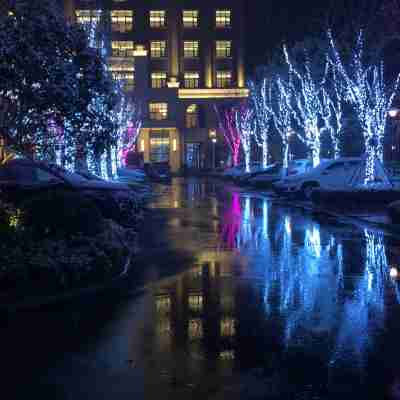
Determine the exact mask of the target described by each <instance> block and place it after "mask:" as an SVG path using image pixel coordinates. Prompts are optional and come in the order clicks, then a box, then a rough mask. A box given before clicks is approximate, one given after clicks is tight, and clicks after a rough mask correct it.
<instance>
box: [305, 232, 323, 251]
mask: <svg viewBox="0 0 400 400" xmlns="http://www.w3.org/2000/svg"><path fill="white" fill-rule="evenodd" d="M305 242H306V246H307V248H308V249H309V251H310V253H311V254H312V255H314V256H315V257H318V258H320V257H321V233H320V230H319V226H316V225H314V226H313V227H312V229H309V228H307V229H306V240H305Z"/></svg>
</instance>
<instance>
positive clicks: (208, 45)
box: [200, 7, 214, 88]
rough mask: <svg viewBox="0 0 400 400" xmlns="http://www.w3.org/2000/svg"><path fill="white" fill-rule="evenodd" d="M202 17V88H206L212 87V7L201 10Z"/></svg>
mask: <svg viewBox="0 0 400 400" xmlns="http://www.w3.org/2000/svg"><path fill="white" fill-rule="evenodd" d="M202 16H203V17H204V24H203V26H204V28H203V29H204V31H203V32H204V33H203V35H202V38H203V40H202V46H203V51H204V58H203V59H204V64H203V66H204V86H205V87H206V88H212V87H213V42H214V41H213V34H212V32H213V11H212V7H207V8H204V9H203V14H202V15H201V16H200V18H201V17H202Z"/></svg>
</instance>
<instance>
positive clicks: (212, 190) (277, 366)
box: [0, 179, 400, 400]
mask: <svg viewBox="0 0 400 400" xmlns="http://www.w3.org/2000/svg"><path fill="white" fill-rule="evenodd" d="M157 191H158V193H159V196H157V197H156V198H155V199H154V200H153V201H152V204H151V212H150V213H149V216H148V218H147V219H146V225H145V227H144V232H143V234H142V246H143V252H142V254H141V255H140V256H139V257H138V259H137V263H136V267H135V268H136V269H135V273H134V274H133V275H134V276H133V277H132V278H130V279H129V281H128V282H126V284H125V287H122V288H121V289H120V291H117V292H113V293H109V294H107V295H103V296H102V297H101V298H97V299H95V300H94V299H92V300H88V299H86V300H85V301H84V302H79V303H77V304H68V305H62V306H61V305H58V306H53V307H50V308H47V309H44V310H40V311H31V312H24V313H19V314H18V315H14V316H7V317H4V318H2V320H1V325H0V329H1V330H0V332H1V336H2V340H1V353H0V354H2V360H3V366H4V367H5V370H6V373H3V376H2V378H3V380H4V384H3V393H5V395H4V398H5V399H7V400H8V399H14V398H15V399H26V398H27V396H29V397H35V398H40V399H47V398H49V399H73V400H80V399H135V400H136V399H156V398H160V399H177V400H180V399H187V398H192V399H223V398H230V399H232V400H233V399H339V398H344V396H348V397H350V396H351V397H353V398H364V399H386V398H387V399H400V363H399V360H400V357H399V356H400V345H399V343H400V323H399V322H400V307H399V301H400V292H399V286H398V282H397V279H396V277H395V275H396V273H397V267H399V268H400V247H399V243H400V242H399V239H398V238H396V237H393V236H387V235H385V234H384V233H382V232H381V231H378V230H369V229H360V228H357V227H354V226H349V225H346V224H344V223H341V222H339V221H337V220H334V219H329V218H328V217H326V216H312V215H311V214H310V213H306V212H302V211H301V210H300V209H295V208H291V207H283V206H282V205H279V204H278V203H277V202H275V201H274V200H273V199H267V198H265V199H263V198H260V197H259V196H254V195H252V194H251V193H243V192H240V191H239V190H238V189H236V188H234V187H230V186H229V185H225V184H223V183H218V182H213V181H206V180H198V179H186V180H181V179H176V180H174V182H173V184H172V186H159V187H158V188H157ZM399 276H400V269H399Z"/></svg>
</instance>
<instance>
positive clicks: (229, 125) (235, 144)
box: [214, 105, 241, 166]
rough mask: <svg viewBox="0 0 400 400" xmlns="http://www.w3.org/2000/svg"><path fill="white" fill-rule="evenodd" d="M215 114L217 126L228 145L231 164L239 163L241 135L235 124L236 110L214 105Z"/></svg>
mask: <svg viewBox="0 0 400 400" xmlns="http://www.w3.org/2000/svg"><path fill="white" fill-rule="evenodd" d="M214 110H215V114H216V115H217V120H218V127H219V129H220V131H221V132H222V133H223V135H224V139H225V142H226V143H227V144H228V146H229V150H230V152H231V156H232V164H233V166H237V165H238V164H239V156H240V142H241V136H240V132H239V129H238V128H237V125H236V110H235V108H234V107H225V108H220V109H218V107H217V106H216V105H214Z"/></svg>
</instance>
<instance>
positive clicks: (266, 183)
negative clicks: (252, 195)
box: [246, 160, 312, 189]
mask: <svg viewBox="0 0 400 400" xmlns="http://www.w3.org/2000/svg"><path fill="white" fill-rule="evenodd" d="M311 168H312V165H311V161H309V160H293V161H290V162H289V166H288V169H287V171H285V169H284V168H283V165H282V164H281V163H277V164H274V165H273V166H272V167H271V168H270V169H269V170H268V171H260V172H256V173H254V174H252V175H251V176H250V177H249V178H248V179H247V181H246V184H248V185H250V186H252V187H255V188H258V189H270V188H272V185H273V184H274V183H275V182H278V181H280V180H281V179H282V178H284V177H285V174H287V176H293V175H297V174H301V173H304V172H306V171H308V170H309V169H311Z"/></svg>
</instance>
